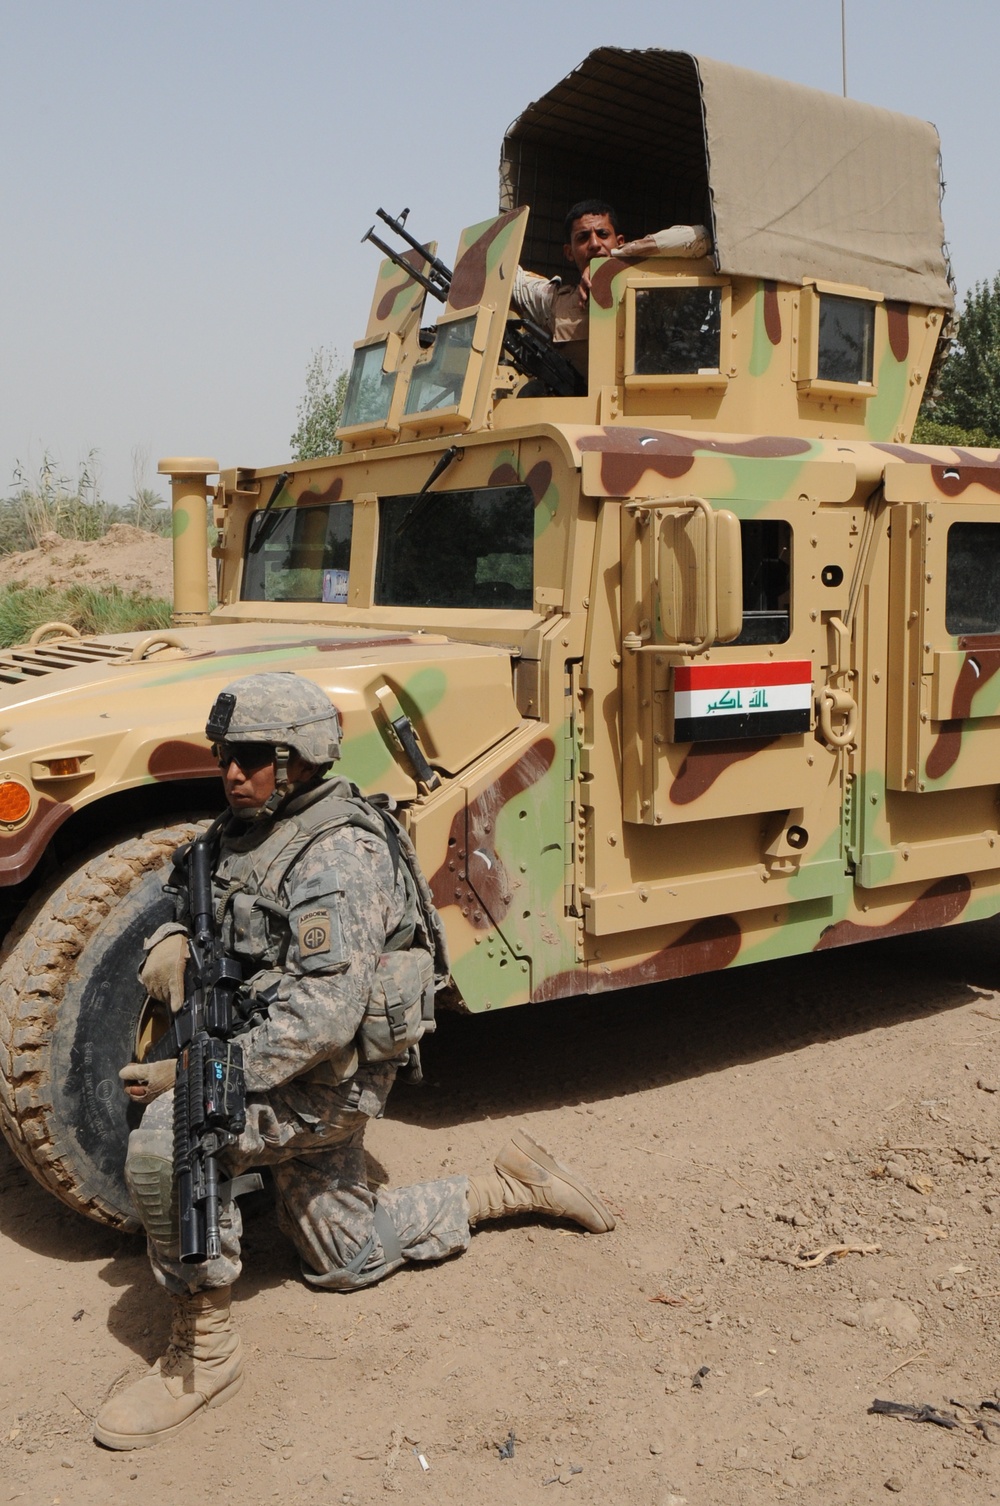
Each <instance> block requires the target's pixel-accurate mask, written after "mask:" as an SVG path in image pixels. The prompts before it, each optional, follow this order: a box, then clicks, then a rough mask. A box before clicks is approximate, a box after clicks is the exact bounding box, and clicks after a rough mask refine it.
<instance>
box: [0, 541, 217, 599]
mask: <svg viewBox="0 0 1000 1506" xmlns="http://www.w3.org/2000/svg"><path fill="white" fill-rule="evenodd" d="M209 574H210V579H213V578H214V570H213V569H212V565H211V562H209ZM15 584H16V585H22V586H48V587H52V588H55V589H58V588H60V587H65V586H70V585H76V584H79V585H91V586H99V587H103V586H109V585H116V586H118V587H120V588H121V590H122V591H130V592H131V591H135V592H140V593H142V594H143V595H146V596H157V597H166V598H168V599H169V597H170V596H171V595H172V593H173V553H172V544H171V541H170V539H167V538H164V537H163V536H162V535H161V534H157V533H147V532H145V530H144V529H142V528H134V527H133V526H132V524H131V523H114V524H113V525H112V526H111V527H110V528H109V529H108V531H107V533H106V534H105V535H104V537H103V538H100V539H64V538H62V537H61V536H60V535H59V534H58V533H46V534H44V535H43V536H42V538H41V539H40V540H39V546H38V548H37V549H29V550H26V551H25V552H24V553H22V554H4V555H0V586H9V585H15Z"/></svg>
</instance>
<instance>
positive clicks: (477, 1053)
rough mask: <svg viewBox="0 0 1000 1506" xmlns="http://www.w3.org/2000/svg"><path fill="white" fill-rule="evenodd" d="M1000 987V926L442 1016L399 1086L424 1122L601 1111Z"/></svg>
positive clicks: (410, 1116)
mask: <svg viewBox="0 0 1000 1506" xmlns="http://www.w3.org/2000/svg"><path fill="white" fill-rule="evenodd" d="M998 986H1000V919H993V920H988V921H981V922H977V923H974V924H972V925H964V926H956V927H953V928H950V929H947V930H940V931H931V932H924V933H922V934H920V935H917V936H908V937H903V938H898V939H894V940H889V941H875V942H867V943H864V944H862V945H858V946H852V947H843V948H839V949H837V950H835V951H829V952H822V953H814V954H810V955H808V956H805V957H788V958H784V959H782V960H780V961H777V962H766V963H758V964H756V965H754V966H753V967H746V968H736V969H732V970H728V971H724V972H717V973H706V974H702V975H701V976H699V977H696V978H688V979H682V980H679V981H677V982H672V983H663V984H650V985H647V986H645V987H642V988H635V989H623V990H621V991H619V992H610V993H605V994H601V995H597V996H594V997H588V998H578V999H559V1000H556V1001H554V1002H551V1003H545V1004H536V1005H530V1006H528V1007H525V1008H518V1009H509V1010H502V1011H498V1012H497V1013H493V1014H485V1015H475V1016H471V1017H470V1016H456V1015H449V1014H445V1015H442V1016H441V1017H440V1023H439V1028H438V1031H437V1033H436V1035H434V1036H433V1037H431V1038H430V1039H429V1040H428V1041H427V1042H426V1043H425V1045H424V1074H425V1077H426V1083H425V1085H424V1086H422V1087H420V1088H407V1087H405V1086H403V1085H400V1086H399V1087H397V1088H396V1090H395V1092H394V1094H393V1098H392V1102H391V1104H390V1109H389V1113H390V1116H391V1117H392V1118H394V1119H398V1120H401V1121H403V1122H405V1123H414V1124H428V1125H431V1124H458V1123H465V1122H468V1121H470V1120H476V1119H479V1118H482V1117H483V1116H484V1115H486V1114H494V1113H497V1112H502V1113H524V1112H529V1111H537V1110H542V1109H551V1108H556V1107H558V1106H560V1105H562V1104H573V1103H597V1102H600V1101H601V1100H604V1099H612V1098H620V1097H623V1096H627V1095H628V1094H629V1093H634V1092H638V1091H642V1090H646V1089H649V1088H655V1087H662V1086H664V1085H666V1084H669V1083H672V1082H681V1081H683V1080H685V1079H686V1078H691V1077H699V1076H702V1075H704V1074H706V1073H711V1072H721V1071H724V1070H726V1069H727V1068H730V1067H733V1066H738V1065H740V1064H745V1063H750V1062H754V1061H758V1060H761V1059H763V1058H767V1057H771V1056H781V1055H783V1054H784V1053H786V1052H791V1051H797V1050H800V1049H802V1048H803V1047H805V1046H809V1045H814V1044H816V1043H818V1042H822V1041H827V1040H834V1039H839V1038H842V1037H846V1036H851V1035H857V1034H862V1033H864V1032H865V1031H869V1030H881V1029H891V1028H892V1027H893V1025H896V1024H901V1023H903V1022H904V1021H905V1020H910V1019H915V1018H918V1017H920V1016H923V1015H928V1014H934V1013H938V1012H940V1011H944V1010H949V1009H956V1008H959V1007H961V1006H962V1005H964V1004H968V1003H969V1002H970V1001H971V1000H972V999H974V998H976V997H978V996H979V992H980V991H981V990H992V989H993V988H995V987H998Z"/></svg>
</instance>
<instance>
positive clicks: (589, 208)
mask: <svg viewBox="0 0 1000 1506" xmlns="http://www.w3.org/2000/svg"><path fill="white" fill-rule="evenodd" d="M585 214H606V215H607V217H608V219H609V220H610V221H611V228H612V230H613V231H614V232H615V235H621V233H622V227H621V225H619V223H618V211H617V209H615V207H614V205H612V204H608V203H606V202H605V200H604V199H581V200H580V202H579V204H574V205H573V208H572V209H571V210H570V212H569V214H568V215H567V216H566V226H565V229H564V231H563V239H564V242H565V244H566V245H567V246H568V245H569V243H570V241H571V239H572V237H573V226H574V225H575V224H576V222H577V220H582V219H583V216H584V215H585Z"/></svg>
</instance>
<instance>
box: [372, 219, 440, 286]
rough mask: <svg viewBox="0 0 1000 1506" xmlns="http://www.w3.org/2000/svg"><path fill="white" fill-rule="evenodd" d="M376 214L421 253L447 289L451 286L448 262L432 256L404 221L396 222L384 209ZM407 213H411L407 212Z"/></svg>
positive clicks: (402, 239) (384, 223) (401, 238)
mask: <svg viewBox="0 0 1000 1506" xmlns="http://www.w3.org/2000/svg"><path fill="white" fill-rule="evenodd" d="M375 213H376V214H377V215H378V217H379V219H380V220H381V221H382V223H383V225H388V226H389V229H390V230H394V231H395V233H396V234H397V235H398V236H399V238H400V240H401V241H405V242H406V244H407V245H408V246H410V247H412V249H413V250H414V251H419V252H420V255H421V256H422V257H423V258H424V260H425V261H426V262H427V263H428V265H429V266H432V267H433V268H434V270H435V272H436V273H437V274H438V276H439V277H440V278H441V279H442V281H443V282H444V284H445V286H446V287H448V286H450V284H451V268H450V267H449V265H448V263H447V262H444V261H442V260H441V258H440V257H439V256H434V255H432V253H431V252H430V251H428V249H427V247H426V246H422V245H421V244H420V242H419V241H418V240H417V238H416V236H413V235H411V234H410V232H409V231H408V230H407V228H406V226H405V225H404V224H403V222H402V220H394V219H393V217H392V215H391V214H386V212H385V210H384V209H376V211H375ZM407 213H409V211H407Z"/></svg>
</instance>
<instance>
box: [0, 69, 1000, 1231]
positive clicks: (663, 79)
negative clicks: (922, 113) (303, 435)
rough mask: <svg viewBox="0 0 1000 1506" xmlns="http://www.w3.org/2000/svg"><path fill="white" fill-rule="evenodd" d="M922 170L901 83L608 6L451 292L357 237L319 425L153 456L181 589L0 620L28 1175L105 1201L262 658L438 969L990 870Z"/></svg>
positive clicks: (999, 858)
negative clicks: (163, 610) (358, 306)
mask: <svg viewBox="0 0 1000 1506" xmlns="http://www.w3.org/2000/svg"><path fill="white" fill-rule="evenodd" d="M592 195H603V196H606V197H607V198H609V199H611V200H612V202H614V203H615V204H616V206H617V207H618V209H619V212H620V214H621V216H622V219H623V222H624V226H625V228H626V230H627V232H628V234H629V235H630V236H631V237H632V241H631V243H630V244H629V245H627V246H626V247H624V248H623V250H622V252H620V253H619V254H618V255H617V256H614V257H611V258H606V259H603V260H600V261H598V262H595V263H593V264H592V268H591V271H592V292H591V300H590V310H589V350H588V352H587V364H586V371H587V378H586V381H585V382H581V383H580V390H579V391H577V392H573V393H571V395H566V396H560V395H558V390H557V389H554V388H553V386H551V385H550V386H548V387H546V384H545V381H544V380H542V381H539V380H538V379H537V378H535V379H529V378H528V377H526V375H525V374H524V371H523V370H519V369H518V364H517V361H516V358H515V357H514V356H512V354H511V351H512V348H513V347H512V346H511V341H510V338H509V336H510V332H511V330H512V329H514V328H515V326H514V325H513V324H512V323H511V321H510V312H511V311H510V299H511V289H512V286H513V282H514V277H515V271H516V268H517V266H518V265H519V264H521V265H523V266H524V267H527V268H532V269H535V270H537V271H540V272H542V273H549V274H552V273H555V272H558V270H559V268H560V266H561V265H563V259H562V242H563V238H564V236H563V228H562V220H563V216H564V214H565V211H566V208H567V207H568V205H570V204H571V203H572V202H574V200H576V199H580V198H583V197H585V196H592ZM939 200H940V171H939V158H938V140H937V135H936V133H935V131H934V129H933V128H932V127H931V126H929V125H926V124H924V123H923V122H920V121H916V120H911V119H908V118H904V117H901V116H898V115H894V114H890V113H889V112H887V111H884V110H880V109H876V108H873V107H872V106H869V105H864V104H860V103H857V102H855V101H850V100H845V99H840V98H837V97H834V96H828V95H825V94H821V93H818V92H816V91H814V90H810V89H806V88H801V87H798V86H796V85H791V84H787V83H782V82H777V81H775V80H773V79H768V78H765V77H763V76H760V75H757V74H753V73H748V72H746V71H744V70H742V69H739V68H735V67H731V66H728V65H723V64H720V63H717V62H712V61H710V60H708V59H703V58H695V57H692V56H689V55H687V54H684V53H676V52H665V51H642V52H638V51H624V50H620V49H617V48H602V49H600V50H599V51H597V52H594V53H592V54H591V55H590V56H589V57H588V58H587V59H586V60H585V61H584V62H583V63H582V64H581V66H580V67H579V68H577V69H576V70H575V71H574V72H573V73H572V74H570V75H569V76H568V77H567V78H565V79H564V80H563V81H562V82H561V83H559V84H557V85H556V87H555V88H554V89H553V90H551V92H550V93H549V94H547V95H546V96H545V97H544V98H543V99H541V100H539V101H538V102H536V103H535V104H532V105H531V106H530V107H529V108H528V109H527V110H526V111H525V113H524V114H523V115H522V116H521V117H520V118H519V119H518V120H517V121H516V122H515V124H514V125H513V126H512V127H511V129H510V131H509V133H508V135H507V137H506V140H505V142H504V146H503V155H502V165H501V193H500V206H499V207H500V212H499V214H498V215H497V216H495V217H493V218H490V219H487V220H485V221H483V222H482V223H479V224H475V225H473V226H471V227H470V228H469V229H467V230H466V231H465V232H463V234H462V236H461V239H460V243H459V246H458V252H457V256H456V258H455V263H454V270H453V275H451V277H450V280H449V279H447V278H446V279H445V280H444V282H443V283H442V284H441V285H440V286H439V287H438V288H437V291H438V292H439V293H440V295H441V296H442V297H443V298H444V300H445V301H444V305H443V312H440V313H439V314H438V316H437V318H436V322H435V326H434V330H433V334H431V333H429V332H427V331H423V332H422V330H421V322H422V319H423V316H424V305H425V299H426V294H427V290H426V284H427V283H428V282H431V283H433V282H434V277H433V276H432V275H431V274H432V273H433V272H434V267H435V264H436V257H435V256H434V248H433V247H432V246H431V245H429V244H428V245H421V244H420V243H417V244H416V245H415V246H414V245H413V244H412V243H411V248H410V250H408V251H407V252H406V253H405V255H404V259H403V261H402V265H401V264H400V258H399V256H398V254H394V255H391V256H388V257H387V258H386V260H385V261H384V262H383V264H382V266H381V268H380V269H379V271H378V275H377V278H376V289H375V296H374V299H373V302H372V305H371V313H370V316H369V320H368V326H367V330H366V332H365V335H364V338H363V339H362V340H361V341H360V342H359V344H358V345H357V347H356V350H355V355H354V364H353V368H352V373H351V378H350V387H349V391H348V398H347V404H346V408H345V412H344V419H343V427H342V429H341V431H340V434H341V439H342V442H343V453H341V454H340V455H338V456H335V457H332V458H330V459H325V460H317V461H307V462H303V463H300V464H296V465H292V466H291V467H287V468H285V467H271V468H267V467H264V468H256V469H244V468H239V467H237V468H235V469H229V470H222V471H221V472H219V471H217V468H216V463H215V461H214V460H207V459H202V460H199V459H189V460H169V461H164V462H163V463H162V465H161V470H163V471H164V472H165V473H168V474H169V475H170V476H171V477H172V487H173V506H174V517H175V536H174V549H175V555H174V559H175V617H174V627H173V628H172V629H171V630H170V631H166V632H157V633H152V634H148V635H145V636H143V635H123V636H99V637H92V638H80V637H78V636H76V635H75V634H73V633H72V631H70V630H66V629H65V628H63V627H61V626H60V625H59V624H53V625H50V626H49V627H48V628H46V629H42V630H40V631H39V632H38V633H36V635H35V637H34V639H33V640H32V641H31V643H29V644H27V645H26V646H24V647H22V648H18V649H16V650H10V651H7V652H4V653H3V654H2V655H0V755H2V756H0V764H2V778H0V882H2V884H3V885H4V886H6V888H5V890H4V894H5V912H6V920H7V924H8V926H9V930H8V935H7V941H6V949H5V952H4V955H3V961H2V971H0V1113H2V1119H3V1127H4V1130H5V1133H6V1135H7V1138H8V1140H9V1141H10V1144H11V1145H12V1146H13V1148H14V1150H15V1151H16V1153H17V1154H18V1156H19V1157H20V1158H21V1160H22V1161H23V1162H24V1163H25V1165H26V1166H28V1167H29V1168H30V1169H31V1170H32V1172H33V1173H34V1174H35V1175H36V1176H37V1177H38V1179H39V1180H40V1181H41V1182H42V1183H43V1184H44V1185H45V1186H47V1187H49V1188H50V1189H51V1190H52V1191H53V1192H54V1193H56V1194H57V1195H58V1196H59V1197H60V1198H62V1199H63V1201H64V1202H66V1203H68V1204H70V1205H71V1206H73V1207H76V1208H78V1209H79V1210H80V1211H82V1212H84V1213H86V1214H88V1215H90V1216H91V1217H94V1218H97V1219H100V1220H104V1221H105V1222H108V1223H111V1224H114V1225H118V1226H120V1227H127V1226H129V1223H130V1220H131V1217H132V1215H131V1212H130V1209H129V1205H128V1201H127V1198H126V1195H125V1192H124V1188H123V1186H122V1182H121V1178H120V1167H121V1163H122V1157H123V1144H124V1137H125V1135H126V1131H127V1122H126V1106H125V1102H124V1100H123V1098H122V1095H121V1094H120V1092H119V1088H118V1080H117V1075H116V1074H117V1070H118V1068H119V1066H120V1065H121V1064H122V1063H123V1062H124V1061H125V1060H127V1059H128V1057H129V1055H130V1052H131V1049H132V1039H133V1035H134V1031H135V1026H136V1020H137V1017H138V1015H139V1011H140V1006H141V991H140V988H139V985H138V983H137V981H136V959H137V955H138V951H139V947H140V942H141V939H142V937H143V935H144V934H147V933H148V932H149V931H150V930H152V928H153V927H154V926H155V925H156V924H157V923H158V921H159V920H160V919H161V918H162V917H163V915H164V913H165V910H166V905H167V901H166V900H165V898H164V897H163V895H162V892H161V885H162V882H163V875H164V869H165V865H166V863H167V860H168V856H169V854H170V852H171V850H172V849H173V847H174V845H175V844H176V843H177V841H178V840H179V839H180V838H181V837H182V836H183V835H184V834H185V833H186V832H188V831H189V830H190V829H191V823H192V822H193V821H195V820H197V819H198V818H199V817H202V816H204V815H205V814H208V813H210V812H212V811H213V810H215V809H217V808H218V805H219V802H220V790H219V780H218V775H217V771H216V769H215V767H214V765H213V762H212V758H211V754H210V750H209V748H208V746H207V744H206V741H205V739H204V736H203V732H202V729H203V727H204V722H205V716H206V711H207V709H208V707H209V706H210V704H211V702H212V700H213V698H214V696H215V695H216V693H217V692H218V691H219V690H220V689H221V688H222V687H223V686H224V685H225V684H226V683H227V681H229V680H230V679H232V678H234V677H236V676H238V675H240V674H243V673H246V672H247V671H248V670H249V669H250V668H251V667H254V668H269V669H293V670H295V671H297V672H299V673H301V674H304V675H307V676H309V677H310V678H312V679H314V680H315V681H316V682H317V683H318V684H320V685H322V686H323V688H324V689H325V690H326V691H328V693H329V694H330V696H331V697H332V698H333V700H334V701H335V703H336V704H337V706H338V708H339V709H340V712H341V715H342V717H343V721H344V726H345V734H346V736H345V744H344V756H343V763H342V764H341V766H340V768H341V770H342V771H343V772H344V773H346V774H347V775H348V776H349V777H350V778H352V779H354V780H356V781H357V782H358V784H359V785H360V786H361V787H362V788H363V789H365V790H367V791H376V790H385V791H387V792H388V793H389V794H391V795H392V796H394V797H395V799H396V800H397V801H398V802H399V804H400V806H401V808H402V810H403V813H404V817H405V820H406V822H407V824H408V827H409V830H410V832H411V834H412V837H413V840H414V842H415V843H416V847H417V851H418V853H419V855H420V858H421V861H422V864H423V866H424V869H425V871H426V873H427V875H428V877H429V879H430V882H431V884H432V886H433V890H434V894H435V897H436V899H437V903H438V905H439V906H440V909H441V913H442V915H443V917H444V920H445V923H446V926H447V929H448V933H449V936H450V941H451V948H452V956H453V969H454V972H453V990H452V999H451V1002H452V1003H453V1004H454V1005H455V1006H456V1007H458V1008H462V1009H466V1010H489V1009H500V1008H506V1007H508V1006H510V1005H515V1004H529V1003H531V1002H534V1001H537V1000H551V999H560V998H567V997H570V996H572V995H576V994H580V993H604V992H607V993H609V994H610V993H611V992H612V991H613V990H615V989H620V988H624V987H627V986H629V985H633V984H638V983H649V982H653V981H658V980H667V979H681V978H683V977H685V976H687V975H689V974H692V973H699V972H705V971H707V970H711V969H715V968H723V967H735V966H741V965H743V964H746V963H751V962H756V961H758V960H762V959H765V958H773V957H779V956H786V955H789V954H795V953H801V952H807V951H812V950H824V949H829V948H833V947H838V946H843V945H845V944H847V943H850V942H856V941H864V940H867V939H869V938H873V937H884V936H891V935H899V934H902V933H906V932H910V931H916V930H919V929H922V928H925V927H931V926H941V925H948V924H953V923H955V922H958V921H964V920H972V919H977V918H980V917H984V916H990V915H993V914H994V913H996V911H997V910H998V909H1000V837H998V827H1000V816H998V808H997V779H998V774H997V770H998V768H1000V677H997V670H998V669H1000V456H998V455H997V454H995V453H994V452H988V453H987V452H972V451H957V450H956V451H952V450H948V449H927V448H917V447H914V446H913V445H911V444H910V443H909V437H910V434H911V432H912V426H913V422H914V419H915V417H916V413H917V409H918V406H919V403H920V399H921V395H922V393H923V391H924V388H925V386H926V384H927V381H928V376H929V373H930V372H931V369H932V365H933V363H934V360H935V354H936V352H937V350H938V348H939V344H940V341H941V337H942V332H943V325H944V323H945V320H946V318H947V314H948V311H949V310H950V309H951V308H952V306H953V290H952V286H951V281H950V276H949V268H948V263H947V259H946V255H945V252H944V250H943V228H942V223H941V218H940V209H939ZM675 226H683V227H689V230H690V233H688V234H686V233H684V232H682V233H680V234H667V235H664V236H657V234H656V233H655V232H658V231H660V230H661V229H663V228H666V229H668V230H669V228H670V227H675ZM699 227H703V229H704V235H703V236H702V237H701V239H700V241H699V234H700V231H699ZM664 248H666V249H664ZM671 253H672V254H671ZM678 253H679V254H678ZM441 265H443V264H441ZM435 275H436V274H435ZM207 501H208V502H210V503H211V505H212V506H213V507H214V516H215V521H216V524H217V526H218V529H219V542H218V545H217V547H216V549H215V551H214V552H215V556H216V559H217V564H218V606H217V607H216V608H215V609H214V610H213V611H211V612H210V611H209V602H208V591H207V580H206V571H205V550H206V527H205V519H206V510H207V508H206V502H207ZM682 997H683V996H682V995H681V994H680V993H679V992H677V993H675V994H674V995H673V999H674V1002H675V1003H676V1002H678V1001H679V1000H680V999H681V998H682ZM608 1008H609V1009H610V1010H613V1009H614V1000H613V998H609V1000H608Z"/></svg>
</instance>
